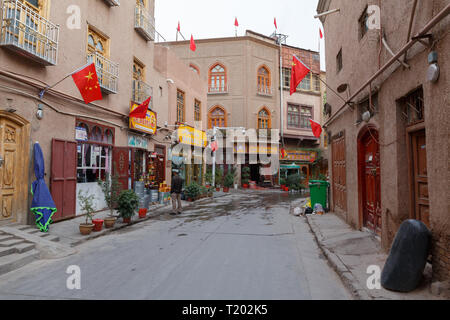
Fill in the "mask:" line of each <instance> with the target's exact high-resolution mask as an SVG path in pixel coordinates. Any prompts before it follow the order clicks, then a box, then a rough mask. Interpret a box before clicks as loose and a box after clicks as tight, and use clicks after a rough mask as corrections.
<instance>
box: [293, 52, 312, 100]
mask: <svg viewBox="0 0 450 320" xmlns="http://www.w3.org/2000/svg"><path fill="white" fill-rule="evenodd" d="M292 58H293V59H292V70H291V90H290V93H291V95H292V94H293V93H294V92H295V91H297V86H298V85H299V83H300V82H302V80H303V79H304V78H305V77H306V75H307V74H308V73H309V72H310V71H311V70H310V69H309V68H308V67H307V66H305V64H304V63H303V62H301V61H300V59H299V58H297V56H296V55H293V57H292Z"/></svg>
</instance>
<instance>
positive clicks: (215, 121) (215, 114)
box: [208, 106, 227, 129]
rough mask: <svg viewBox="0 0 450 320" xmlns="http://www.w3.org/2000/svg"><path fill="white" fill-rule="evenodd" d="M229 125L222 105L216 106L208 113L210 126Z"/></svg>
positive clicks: (210, 127) (211, 127) (222, 126)
mask: <svg viewBox="0 0 450 320" xmlns="http://www.w3.org/2000/svg"><path fill="white" fill-rule="evenodd" d="M226 126H227V115H226V112H225V110H224V109H223V108H222V107H219V106H215V107H213V108H212V109H211V110H210V111H209V113H208V128H209V129H213V128H214V127H221V128H224V127H226Z"/></svg>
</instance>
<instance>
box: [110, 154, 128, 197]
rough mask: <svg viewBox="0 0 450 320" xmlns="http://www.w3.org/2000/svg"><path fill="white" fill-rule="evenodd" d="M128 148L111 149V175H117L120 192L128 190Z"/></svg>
mask: <svg viewBox="0 0 450 320" xmlns="http://www.w3.org/2000/svg"><path fill="white" fill-rule="evenodd" d="M129 150H130V149H129V148H118V147H114V148H113V174H117V175H118V178H119V182H120V183H121V184H122V190H128V178H129V177H130V173H131V172H130V171H131V168H130V158H129Z"/></svg>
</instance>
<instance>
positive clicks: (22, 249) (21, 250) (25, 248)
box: [13, 242, 36, 253]
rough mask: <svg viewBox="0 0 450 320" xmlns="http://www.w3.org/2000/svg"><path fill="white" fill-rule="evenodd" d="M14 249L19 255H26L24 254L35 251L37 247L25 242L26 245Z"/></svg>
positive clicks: (21, 244) (19, 245) (22, 244)
mask: <svg viewBox="0 0 450 320" xmlns="http://www.w3.org/2000/svg"><path fill="white" fill-rule="evenodd" d="M13 248H14V249H16V251H17V252H18V253H24V252H27V251H30V250H33V249H35V248H36V245H35V244H34V243H28V242H25V243H20V244H18V245H16V246H14V247H13Z"/></svg>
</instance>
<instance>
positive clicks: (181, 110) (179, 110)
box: [176, 89, 186, 123]
mask: <svg viewBox="0 0 450 320" xmlns="http://www.w3.org/2000/svg"><path fill="white" fill-rule="evenodd" d="M180 96H182V97H183V99H182V100H180ZM180 102H181V104H180ZM180 106H181V108H180ZM180 114H181V115H182V119H180ZM180 120H181V121H180ZM185 121H186V93H185V92H184V91H183V90H180V89H177V120H176V122H177V123H184V122H185Z"/></svg>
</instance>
